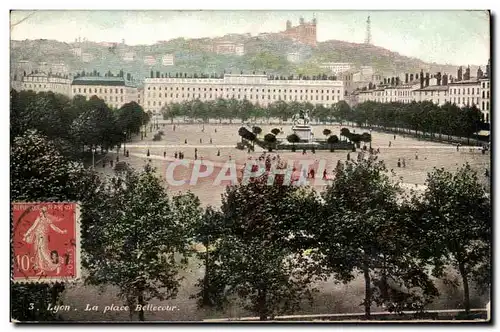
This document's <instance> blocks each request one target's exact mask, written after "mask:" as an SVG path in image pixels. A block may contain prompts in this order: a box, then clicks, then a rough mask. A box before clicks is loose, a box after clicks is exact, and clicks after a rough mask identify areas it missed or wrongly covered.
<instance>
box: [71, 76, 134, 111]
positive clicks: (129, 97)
mask: <svg viewBox="0 0 500 332" xmlns="http://www.w3.org/2000/svg"><path fill="white" fill-rule="evenodd" d="M78 95H81V96H84V97H85V98H86V99H87V100H88V99H90V98H91V97H92V96H97V97H98V98H100V99H102V100H104V102H105V103H106V104H107V105H108V106H109V107H112V108H120V107H121V106H123V104H126V103H129V102H132V101H135V102H137V101H138V90H137V87H136V86H135V85H134V84H132V83H131V82H127V81H126V80H125V79H124V78H123V77H78V78H75V79H74V80H73V82H72V83H71V96H72V97H75V96H78Z"/></svg>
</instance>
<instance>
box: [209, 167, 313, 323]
mask: <svg viewBox="0 0 500 332" xmlns="http://www.w3.org/2000/svg"><path fill="white" fill-rule="evenodd" d="M267 181H268V177H267V176H262V177H260V178H258V179H255V180H253V181H250V182H249V183H247V184H242V185H238V186H232V187H228V188H227V190H226V193H225V194H224V196H223V200H222V213H223V217H224V224H225V231H224V235H223V236H222V237H221V239H220V240H219V241H218V243H217V245H216V248H217V249H216V254H217V261H218V264H217V265H216V267H215V271H214V273H216V274H217V275H219V276H220V278H221V280H224V284H225V285H226V290H225V293H224V296H223V298H226V297H227V296H230V295H233V294H235V295H238V296H239V297H240V298H241V299H242V300H243V301H244V307H245V308H246V309H248V310H250V311H252V312H254V313H255V314H257V315H258V316H259V318H260V320H267V319H269V318H271V319H272V318H273V317H275V316H276V315H278V314H280V313H285V312H289V311H291V310H294V309H297V308H298V307H299V304H300V302H301V300H302V299H303V298H310V296H311V293H312V291H313V289H312V288H311V287H310V283H311V282H312V281H314V280H315V279H316V276H317V269H318V267H317V265H316V264H315V263H314V262H312V261H310V260H309V259H308V258H307V257H306V256H304V255H303V248H302V247H301V244H300V241H298V240H299V239H302V237H303V235H302V232H301V230H302V229H304V226H305V224H306V223H307V222H308V220H309V219H310V218H309V217H310V216H311V214H310V213H313V211H314V210H315V203H316V199H315V195H314V193H313V192H311V191H307V192H306V191H303V189H302V188H300V187H297V186H290V185H285V184H283V183H282V182H280V181H274V183H273V184H271V185H269V184H268V183H267ZM298 206H300V207H301V209H302V210H304V214H297V213H294V210H295V209H297V207H298Z"/></svg>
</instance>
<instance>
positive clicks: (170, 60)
mask: <svg viewBox="0 0 500 332" xmlns="http://www.w3.org/2000/svg"><path fill="white" fill-rule="evenodd" d="M161 64H162V65H163V66H173V65H174V55H173V54H165V55H164V56H163V57H162V58H161Z"/></svg>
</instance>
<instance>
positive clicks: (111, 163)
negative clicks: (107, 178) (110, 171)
mask: <svg viewBox="0 0 500 332" xmlns="http://www.w3.org/2000/svg"><path fill="white" fill-rule="evenodd" d="M109 166H111V168H113V159H111V160H110V161H109Z"/></svg>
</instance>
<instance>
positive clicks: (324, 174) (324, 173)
mask: <svg viewBox="0 0 500 332" xmlns="http://www.w3.org/2000/svg"><path fill="white" fill-rule="evenodd" d="M323 180H326V168H325V170H324V171H323Z"/></svg>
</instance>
